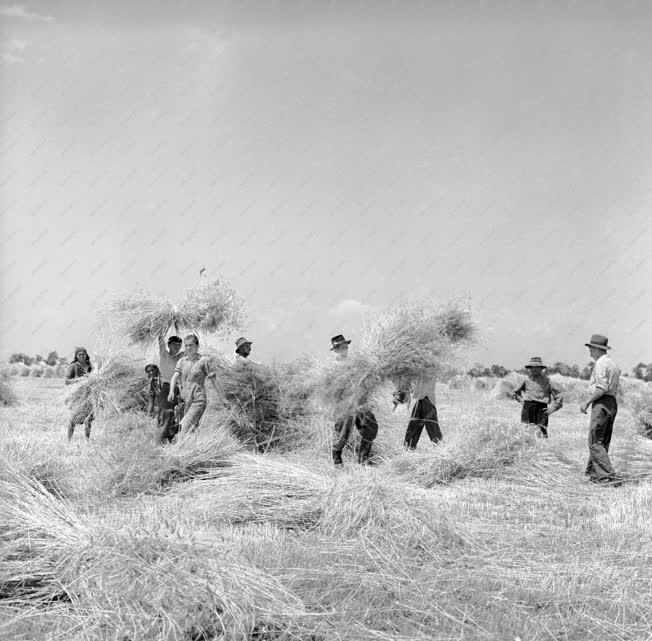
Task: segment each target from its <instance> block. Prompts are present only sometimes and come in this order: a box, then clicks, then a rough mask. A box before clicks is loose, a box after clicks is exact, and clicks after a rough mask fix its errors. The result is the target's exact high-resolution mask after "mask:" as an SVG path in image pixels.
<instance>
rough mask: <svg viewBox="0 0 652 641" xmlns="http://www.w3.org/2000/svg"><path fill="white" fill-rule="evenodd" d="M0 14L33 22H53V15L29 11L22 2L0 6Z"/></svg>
mask: <svg viewBox="0 0 652 641" xmlns="http://www.w3.org/2000/svg"><path fill="white" fill-rule="evenodd" d="M0 16H4V17H5V18H19V19H21V20H31V21H33V22H53V21H54V17H53V16H45V15H43V14H40V13H35V12H33V11H30V10H29V9H27V8H26V7H25V5H22V4H11V5H5V6H4V7H0Z"/></svg>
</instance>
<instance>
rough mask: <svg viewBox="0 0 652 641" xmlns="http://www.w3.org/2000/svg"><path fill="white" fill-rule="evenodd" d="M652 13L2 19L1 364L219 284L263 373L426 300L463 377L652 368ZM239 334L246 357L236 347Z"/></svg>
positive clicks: (85, 13)
mask: <svg viewBox="0 0 652 641" xmlns="http://www.w3.org/2000/svg"><path fill="white" fill-rule="evenodd" d="M651 29H652V5H648V4H647V3H642V2H620V3H611V2H595V1H590V2H589V1H583V0H575V1H573V2H567V3H565V2H555V3H544V2H540V3H535V2H533V3H521V2H500V1H496V2H491V3H487V2H480V1H478V2H468V1H460V2H455V3H444V2H418V1H415V2H410V3H398V2H390V1H384V0H378V1H376V2H373V3H372V2H360V1H358V2H350V1H347V2H344V1H340V0H333V1H330V2H317V1H314V2H310V1H307V0H303V1H301V2H299V1H298V0H297V1H290V0H275V1H274V2H264V3H263V2H251V1H250V0H240V1H238V2H223V1H210V2H209V1H204V2H190V1H180V2H172V1H171V0H170V1H165V2H164V1H162V0H161V1H158V2H154V1H151V0H150V1H147V0H144V1H141V2H138V3H133V2H131V1H126V0H112V1H111V2H88V1H86V0H85V1H83V2H82V1H77V0H70V1H65V2H64V1H62V0H59V1H58V0H48V1H47V2H29V3H19V4H7V3H5V4H0V38H1V44H0V89H1V91H2V96H3V99H2V102H1V104H0V216H1V217H0V231H1V236H0V271H1V274H2V275H1V277H0V359H4V358H7V356H8V355H9V354H10V353H12V352H18V351H20V352H27V353H31V354H34V353H42V354H44V355H45V353H47V352H48V351H50V350H52V349H56V350H57V351H58V352H59V353H60V354H66V355H70V356H72V350H73V347H74V346H75V345H78V344H82V345H85V346H87V347H88V348H89V349H90V350H98V349H104V348H105V347H106V345H107V344H111V342H112V341H113V340H117V339H118V338H119V337H116V336H113V335H111V334H110V333H109V334H107V329H106V320H107V315H106V311H105V305H106V302H107V300H108V299H109V297H111V296H115V295H122V294H129V293H134V292H137V291H139V290H147V291H151V292H153V293H155V294H157V295H167V296H169V297H172V298H174V297H181V295H182V293H183V291H184V290H185V289H186V288H187V287H191V286H194V285H196V284H197V283H198V280H199V270H200V269H202V268H204V267H205V268H206V275H207V276H208V277H216V276H221V277H223V278H224V279H226V280H227V281H228V282H229V283H230V284H231V285H232V286H233V287H234V288H235V289H236V291H237V292H238V293H239V294H240V295H241V296H242V297H243V298H244V300H245V303H246V308H247V312H248V318H249V323H248V325H247V326H246V327H245V328H243V330H242V332H243V333H244V334H245V336H247V338H249V339H250V340H252V341H253V342H254V354H255V356H256V357H257V359H258V360H263V361H264V360H271V359H274V358H280V359H290V358H292V357H294V356H295V355H296V354H297V353H314V354H320V353H327V351H328V348H329V347H330V338H331V337H332V336H334V335H335V334H340V333H343V334H345V335H346V336H347V337H351V338H352V339H353V341H354V343H353V345H352V347H355V341H356V340H357V339H358V338H359V336H360V332H361V327H362V320H363V318H365V317H367V318H368V317H372V316H373V315H374V314H376V313H378V312H379V311H380V310H382V309H385V308H387V307H388V306H391V305H395V304H400V303H401V302H402V301H405V300H408V299H418V298H425V297H434V298H436V299H437V300H442V301H445V300H447V299H449V298H451V297H462V298H464V299H465V300H470V302H471V306H472V310H473V315H474V318H475V320H476V321H477V323H478V325H479V328H480V339H479V343H478V345H477V346H476V347H475V348H474V349H473V350H471V351H470V352H469V353H468V361H469V363H472V362H483V363H486V364H491V363H500V364H503V365H506V366H507V367H519V366H522V365H523V364H524V363H525V362H527V360H529V357H530V356H532V355H540V356H542V357H543V358H544V359H546V360H547V361H549V362H555V361H566V362H571V363H580V364H583V363H586V362H587V361H588V360H589V359H588V354H587V350H586V348H585V347H584V343H585V342H586V341H587V340H588V339H589V337H590V336H591V334H593V333H601V334H606V335H607V336H608V337H609V342H610V345H612V346H613V348H614V349H613V352H612V354H613V356H614V358H616V359H617V360H618V362H619V363H620V364H621V366H622V367H623V368H625V369H629V368H631V367H632V366H633V365H635V364H636V363H638V362H639V361H641V360H643V361H645V362H649V361H652V324H651V322H650V311H651V310H652V294H651V288H650V285H649V284H650V282H652V251H650V249H651V247H652V216H651V215H650V209H651V205H652V180H651V178H652V84H651V83H650V82H649V79H650V77H652V39H651V38H650V37H649V34H650V33H651ZM238 335H239V333H238V334H233V335H229V336H227V337H226V339H225V342H224V343H220V344H224V345H227V344H228V343H229V342H231V341H233V340H234V339H235V338H237V337H238Z"/></svg>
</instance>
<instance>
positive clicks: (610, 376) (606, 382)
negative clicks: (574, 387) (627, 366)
mask: <svg viewBox="0 0 652 641" xmlns="http://www.w3.org/2000/svg"><path fill="white" fill-rule="evenodd" d="M619 384H620V367H618V365H616V363H615V362H614V361H613V360H612V359H611V358H609V357H608V356H607V355H606V354H603V355H602V356H600V358H599V359H598V360H597V361H595V365H594V366H593V371H592V372H591V378H590V379H589V394H591V396H593V394H594V393H595V391H596V389H597V388H598V387H599V388H600V389H602V390H604V393H605V394H606V395H607V396H616V392H618V385H619Z"/></svg>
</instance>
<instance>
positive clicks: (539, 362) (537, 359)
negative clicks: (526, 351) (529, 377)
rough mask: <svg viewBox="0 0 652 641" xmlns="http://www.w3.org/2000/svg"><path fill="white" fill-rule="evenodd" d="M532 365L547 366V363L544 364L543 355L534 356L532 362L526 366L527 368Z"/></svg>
mask: <svg viewBox="0 0 652 641" xmlns="http://www.w3.org/2000/svg"><path fill="white" fill-rule="evenodd" d="M531 367H546V365H544V364H543V359H542V358H541V356H532V358H530V362H529V363H528V364H527V365H526V366H525V368H526V369H530V368H531Z"/></svg>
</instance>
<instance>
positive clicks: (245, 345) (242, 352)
mask: <svg viewBox="0 0 652 641" xmlns="http://www.w3.org/2000/svg"><path fill="white" fill-rule="evenodd" d="M251 345H252V343H251V341H248V340H247V339H246V338H245V337H244V336H242V337H241V338H239V339H238V340H237V341H236V342H235V356H234V357H233V365H234V366H235V367H241V366H243V365H249V364H250V363H252V362H253V361H250V360H248V359H249V355H250V354H251Z"/></svg>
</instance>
